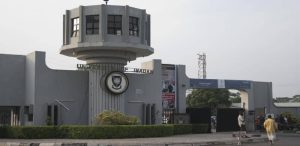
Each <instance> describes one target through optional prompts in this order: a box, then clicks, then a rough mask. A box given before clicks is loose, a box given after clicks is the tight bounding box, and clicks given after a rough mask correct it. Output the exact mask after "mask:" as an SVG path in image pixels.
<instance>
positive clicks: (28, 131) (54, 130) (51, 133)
mask: <svg viewBox="0 0 300 146" xmlns="http://www.w3.org/2000/svg"><path fill="white" fill-rule="evenodd" d="M207 129H208V125H207V124H206V125H205V124H197V125H190V124H185V125H169V124H167V125H114V126H112V125H105V126H77V125H71V126H15V127H10V126H0V138H17V139H19V138H21V139H55V138H68V139H109V138H142V137H163V136H171V135H174V134H190V133H207V131H208V130H207Z"/></svg>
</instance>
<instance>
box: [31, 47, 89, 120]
mask: <svg viewBox="0 0 300 146" xmlns="http://www.w3.org/2000/svg"><path fill="white" fill-rule="evenodd" d="M32 57H34V58H35V62H34V64H35V76H34V80H35V81H34V83H35V86H34V89H35V95H34V124H35V125H43V124H45V123H46V119H47V105H51V104H55V105H58V106H59V112H60V113H59V117H58V118H59V121H58V122H59V124H88V79H89V77H88V72H85V71H67V70H52V69H50V68H48V67H47V66H46V64H45V53H44V52H35V53H34V54H33V55H32ZM57 100H58V101H60V102H61V103H63V105H62V104H60V103H59V102H57ZM64 106H65V107H67V108H64ZM68 109H69V110H68Z"/></svg>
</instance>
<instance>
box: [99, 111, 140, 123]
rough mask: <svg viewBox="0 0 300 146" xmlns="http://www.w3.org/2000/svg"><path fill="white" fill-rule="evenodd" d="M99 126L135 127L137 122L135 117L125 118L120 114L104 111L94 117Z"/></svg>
mask: <svg viewBox="0 0 300 146" xmlns="http://www.w3.org/2000/svg"><path fill="white" fill-rule="evenodd" d="M96 123H97V124H99V125H137V124H139V120H138V118H137V117H135V116H127V115H124V114H123V113H121V112H116V111H104V112H102V113H100V114H99V115H98V116H97V117H96Z"/></svg>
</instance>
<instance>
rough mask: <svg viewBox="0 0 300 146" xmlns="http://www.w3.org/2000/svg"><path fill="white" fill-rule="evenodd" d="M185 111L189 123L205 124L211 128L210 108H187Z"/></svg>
mask: <svg viewBox="0 0 300 146" xmlns="http://www.w3.org/2000/svg"><path fill="white" fill-rule="evenodd" d="M186 113H188V114H189V115H190V123H191V124H207V125H208V126H209V128H208V129H209V131H207V132H208V133H210V129H211V125H210V123H211V119H210V117H211V109H210V108H187V109H186Z"/></svg>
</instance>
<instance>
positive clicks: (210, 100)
mask: <svg viewBox="0 0 300 146" xmlns="http://www.w3.org/2000/svg"><path fill="white" fill-rule="evenodd" d="M229 95H230V93H229V91H228V90H227V89H195V90H193V91H192V93H191V94H189V95H188V96H187V100H186V102H187V106H188V107H210V108H211V109H216V108H217V107H229V106H230V105H231V102H230V101H229V97H230V96H229Z"/></svg>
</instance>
